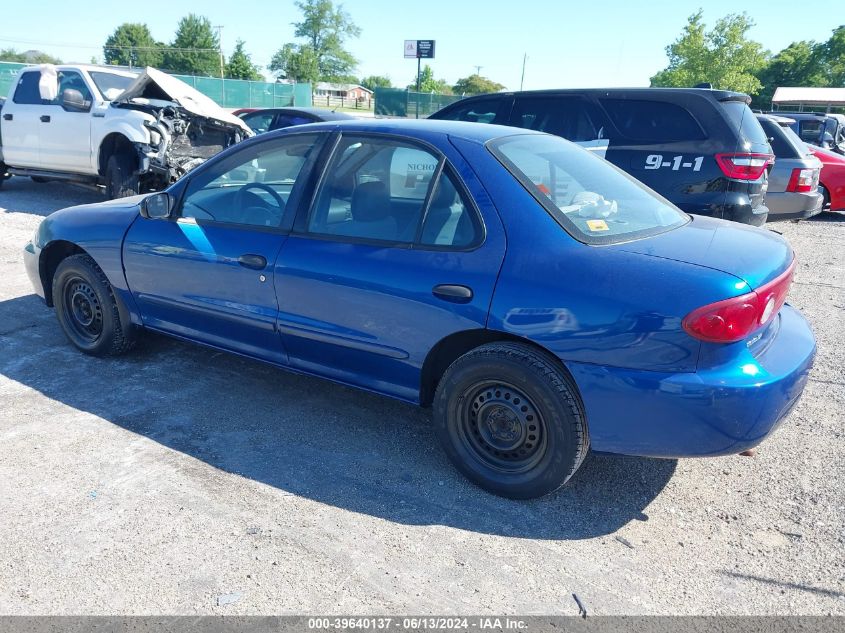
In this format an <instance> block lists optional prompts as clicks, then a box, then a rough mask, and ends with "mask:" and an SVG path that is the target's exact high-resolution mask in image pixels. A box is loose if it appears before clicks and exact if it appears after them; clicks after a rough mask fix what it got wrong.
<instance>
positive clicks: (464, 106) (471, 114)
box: [431, 99, 504, 123]
mask: <svg viewBox="0 0 845 633" xmlns="http://www.w3.org/2000/svg"><path fill="white" fill-rule="evenodd" d="M503 102H504V100H503V99H473V100H472V101H469V102H467V103H461V102H459V103H458V105H456V106H455V107H454V108H451V109H450V110H449V111H448V112H447V113H445V114H443V115H442V116H440V115H438V114H436V113H435V114H434V115H433V116H432V117H431V118H433V119H446V120H449V121H469V122H471V123H493V119H495V118H496V115H497V114H498V113H499V109H500V108H501V107H502V103H503Z"/></svg>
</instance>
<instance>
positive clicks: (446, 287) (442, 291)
mask: <svg viewBox="0 0 845 633" xmlns="http://www.w3.org/2000/svg"><path fill="white" fill-rule="evenodd" d="M431 294H433V295H434V296H435V297H437V298H438V299H443V301H449V302H451V303H469V302H470V301H472V288H469V287H467V286H461V285H457V284H440V285H438V286H434V288H432V289H431Z"/></svg>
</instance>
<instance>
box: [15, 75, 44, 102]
mask: <svg viewBox="0 0 845 633" xmlns="http://www.w3.org/2000/svg"><path fill="white" fill-rule="evenodd" d="M40 78H41V74H40V73H38V72H31V73H23V74H22V75H21V78H20V79H18V87H17V88H15V96H14V97H12V100H13V101H14V102H15V103H20V104H24V105H41V92H39V90H38V81H39V79H40Z"/></svg>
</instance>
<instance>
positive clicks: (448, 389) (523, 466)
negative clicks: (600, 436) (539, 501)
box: [434, 342, 590, 499]
mask: <svg viewBox="0 0 845 633" xmlns="http://www.w3.org/2000/svg"><path fill="white" fill-rule="evenodd" d="M434 426H435V430H436V432H437V435H438V437H439V439H440V442H441V443H442V445H443V448H444V450H445V451H446V454H447V455H448V456H449V459H451V460H452V463H453V464H454V465H455V466H456V467H457V469H458V470H460V471H461V472H462V473H463V474H464V475H466V477H467V478H469V479H470V480H471V481H473V482H474V483H476V484H477V485H479V486H480V487H481V488H484V489H485V490H487V491H489V492H492V493H494V494H497V495H501V496H503V497H508V498H511V499H531V498H534V497H541V496H543V495H546V494H549V493H551V492H553V491H555V490H557V489H558V488H560V487H561V486H562V485H563V484H565V483H566V482H567V481H569V479H570V478H571V477H572V475H574V474H575V472H576V471H577V470H578V468H580V466H581V464H582V463H583V461H584V459H585V458H586V456H587V453H588V451H589V447H590V441H589V433H588V431H587V423H586V418H585V416H584V413H583V407H582V405H581V400H580V397H579V396H578V391H577V388H576V386H575V384H574V383H573V381H572V379H571V378H570V377H569V376H568V374H566V372H565V370H563V368H562V367H560V366H559V365H558V363H557V362H556V360H555V359H553V358H552V357H550V356H548V355H546V354H545V353H543V352H542V351H539V350H535V349H534V348H532V347H530V346H528V345H524V344H521V343H510V342H506V343H489V344H487V345H482V346H481V347H477V348H475V349H474V350H472V351H470V352H467V353H466V354H464V355H463V356H461V357H460V358H458V359H457V360H456V361H455V362H454V363H452V365H451V366H450V367H449V368H448V369H447V370H446V373H445V374H444V375H443V378H442V379H441V380H440V383H439V384H438V385H437V391H436V392H435V395H434Z"/></svg>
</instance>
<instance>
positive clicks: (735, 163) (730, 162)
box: [716, 153, 775, 180]
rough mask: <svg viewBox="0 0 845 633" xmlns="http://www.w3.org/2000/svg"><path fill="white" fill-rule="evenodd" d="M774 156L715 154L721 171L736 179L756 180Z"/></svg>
mask: <svg viewBox="0 0 845 633" xmlns="http://www.w3.org/2000/svg"><path fill="white" fill-rule="evenodd" d="M774 158H775V157H774V156H772V155H771V154H747V153H746V154H716V162H717V163H719V167H720V168H721V169H722V173H724V174H725V176H727V177H728V178H736V179H738V180H757V179H758V178H759V177H760V176H762V175H763V172H764V171H766V167H768V165H769V163H770V162H773V161H774Z"/></svg>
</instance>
